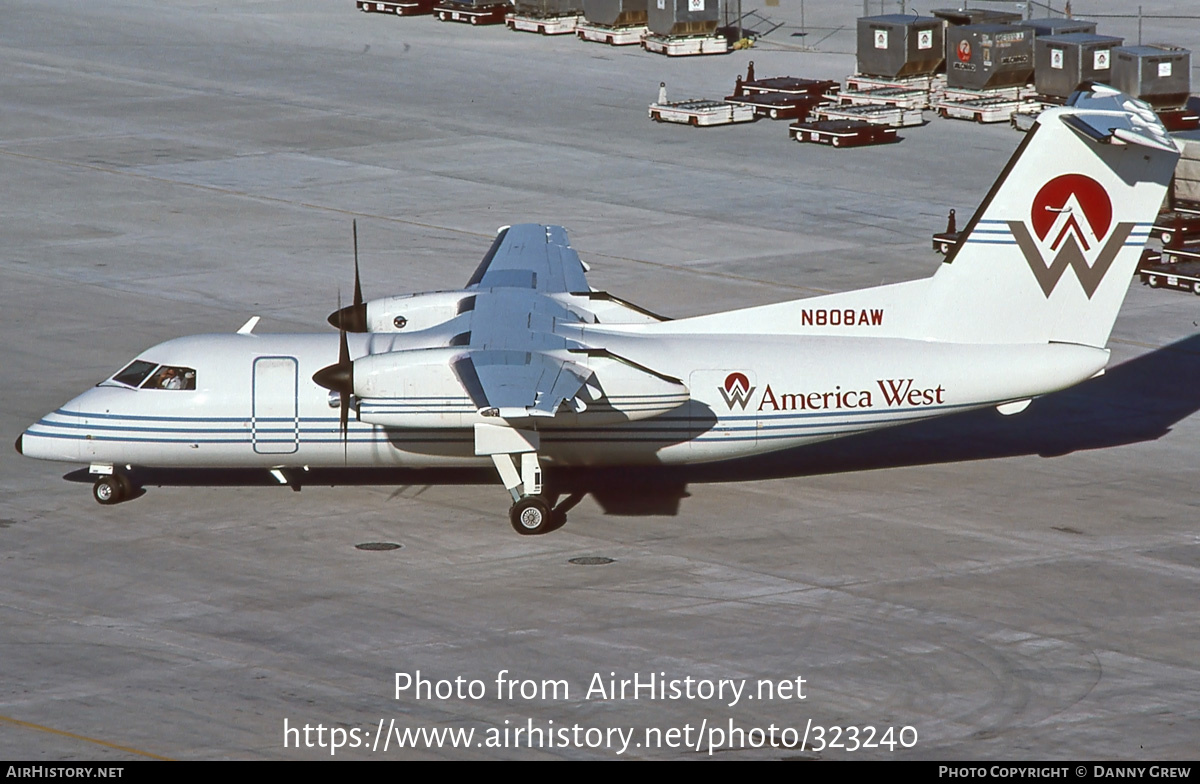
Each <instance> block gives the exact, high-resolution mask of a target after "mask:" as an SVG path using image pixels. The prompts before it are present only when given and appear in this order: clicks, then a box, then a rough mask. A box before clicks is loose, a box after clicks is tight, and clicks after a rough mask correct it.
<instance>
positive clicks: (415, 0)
mask: <svg viewBox="0 0 1200 784" xmlns="http://www.w3.org/2000/svg"><path fill="white" fill-rule="evenodd" d="M355 5H357V6H358V10H360V11H362V12H364V13H375V14H395V15H396V16H420V15H421V14H431V13H433V0H406V1H405V2H402V3H398V2H386V3H380V2H375V0H357V2H356V3H355Z"/></svg>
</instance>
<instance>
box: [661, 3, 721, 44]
mask: <svg viewBox="0 0 1200 784" xmlns="http://www.w3.org/2000/svg"><path fill="white" fill-rule="evenodd" d="M720 19H721V0H649V2H648V3H647V8H646V25H647V27H649V28H650V32H651V33H654V34H656V35H661V36H671V37H682V36H701V35H712V33H713V31H715V30H716V29H717V24H718V23H719V22H720Z"/></svg>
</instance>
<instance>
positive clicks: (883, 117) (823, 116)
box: [813, 105, 925, 128]
mask: <svg viewBox="0 0 1200 784" xmlns="http://www.w3.org/2000/svg"><path fill="white" fill-rule="evenodd" d="M813 113H814V114H815V115H816V116H817V118H818V119H820V120H863V121H865V122H869V123H872V124H874V125H886V126H890V127H892V128H908V127H911V126H914V125H923V124H924V123H925V118H924V117H923V116H922V114H921V110H920V109H905V108H902V107H900V106H828V105H827V106H818V107H817V108H816V109H815V110H814V111H813Z"/></svg>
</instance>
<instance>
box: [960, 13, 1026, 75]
mask: <svg viewBox="0 0 1200 784" xmlns="http://www.w3.org/2000/svg"><path fill="white" fill-rule="evenodd" d="M1032 78H1033V31H1032V30H1030V29H1029V28H1027V27H1014V26H1012V25H997V24H973V25H960V26H957V27H950V28H948V29H947V30H946V87H947V88H948V89H954V88H963V89H967V90H991V89H996V88H1000V87H1014V86H1021V85H1024V84H1026V83H1027V82H1029V81H1030V80H1031V79H1032Z"/></svg>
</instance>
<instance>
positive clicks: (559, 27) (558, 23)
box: [504, 14, 583, 35]
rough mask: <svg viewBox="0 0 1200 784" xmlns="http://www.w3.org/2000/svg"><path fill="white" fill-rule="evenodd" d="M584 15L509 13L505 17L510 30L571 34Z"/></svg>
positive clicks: (542, 33) (546, 33)
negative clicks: (525, 14) (526, 14)
mask: <svg viewBox="0 0 1200 784" xmlns="http://www.w3.org/2000/svg"><path fill="white" fill-rule="evenodd" d="M582 18H583V17H582V16H580V15H579V14H568V15H565V16H524V15H521V14H508V15H507V16H506V17H505V18H504V22H505V24H507V25H508V29H509V30H516V31H518V32H522V33H538V34H540V35H570V34H572V33H574V32H575V28H576V26H577V25H578V24H579V20H580V19H582Z"/></svg>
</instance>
